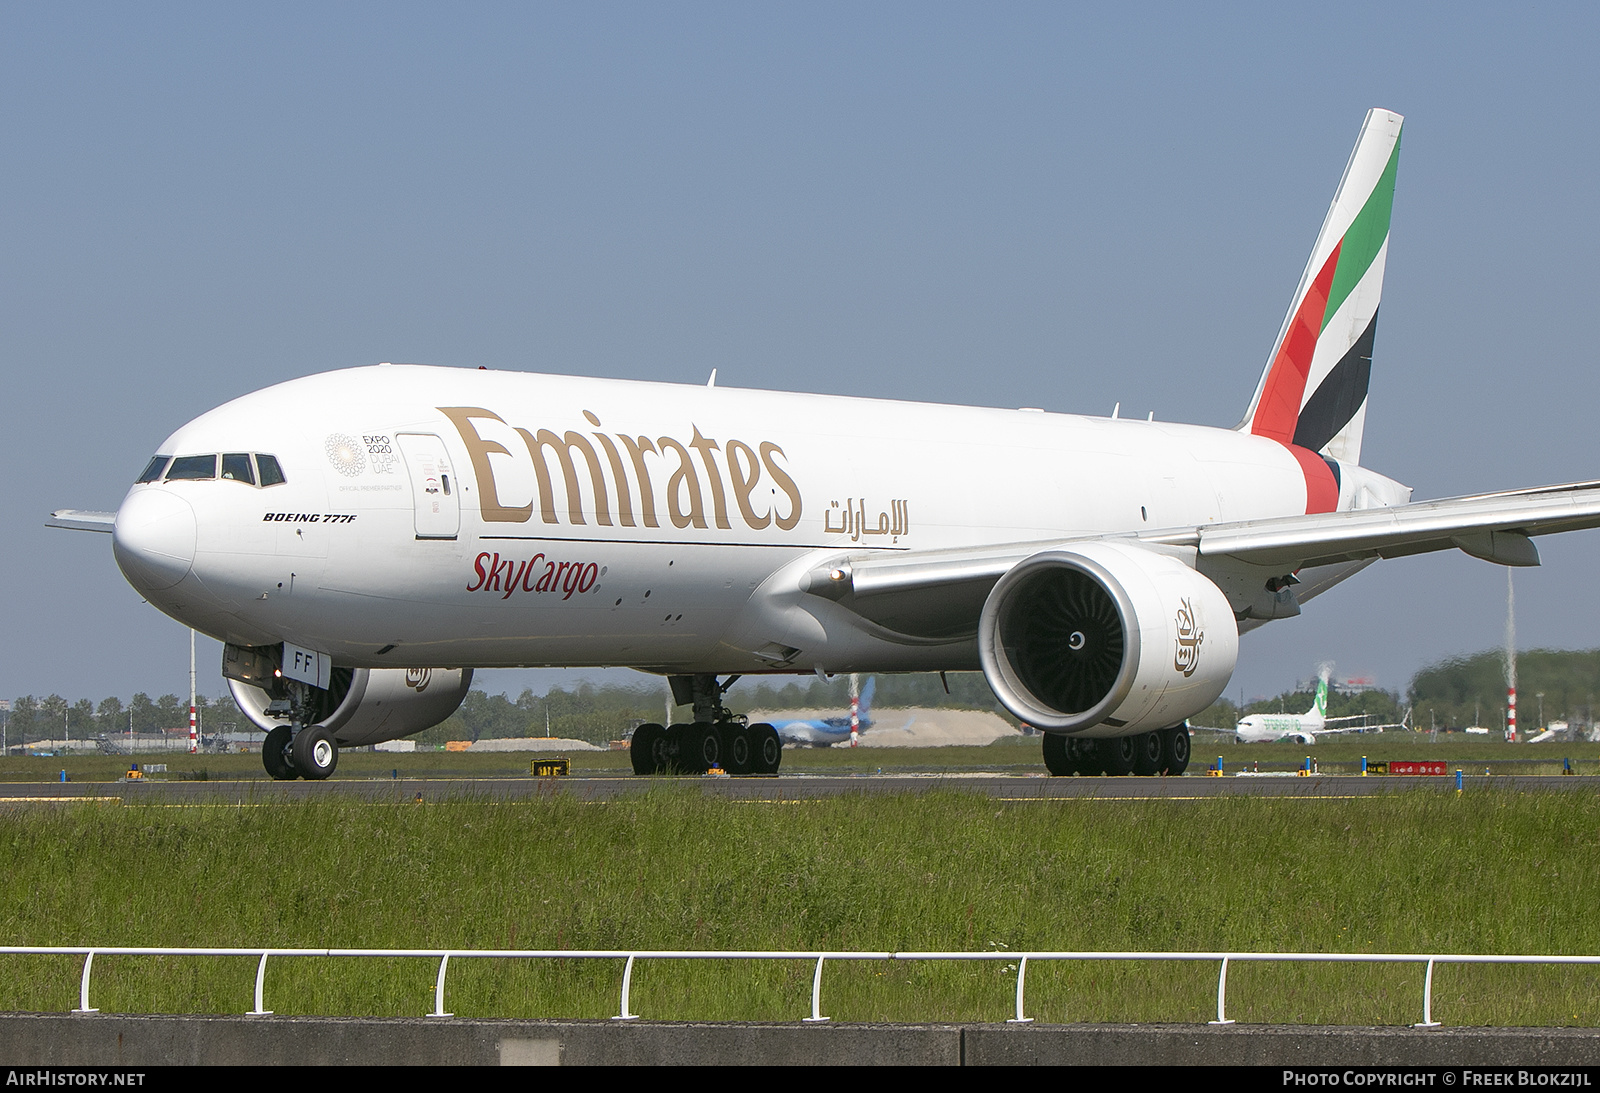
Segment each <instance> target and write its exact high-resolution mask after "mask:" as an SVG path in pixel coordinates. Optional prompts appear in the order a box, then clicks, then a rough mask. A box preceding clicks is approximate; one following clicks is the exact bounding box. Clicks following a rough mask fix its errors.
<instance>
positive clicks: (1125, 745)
mask: <svg viewBox="0 0 1600 1093" xmlns="http://www.w3.org/2000/svg"><path fill="white" fill-rule="evenodd" d="M1097 750H1098V751H1099V752H1100V762H1101V764H1102V765H1103V766H1104V767H1105V772H1106V773H1107V774H1110V775H1113V776H1115V777H1119V778H1120V777H1122V776H1123V775H1126V774H1132V773H1133V763H1134V759H1135V758H1136V757H1137V755H1138V752H1137V750H1136V749H1135V748H1134V744H1133V737H1131V736H1108V737H1106V738H1105V739H1104V740H1101V741H1100V746H1099V748H1098V749H1097Z"/></svg>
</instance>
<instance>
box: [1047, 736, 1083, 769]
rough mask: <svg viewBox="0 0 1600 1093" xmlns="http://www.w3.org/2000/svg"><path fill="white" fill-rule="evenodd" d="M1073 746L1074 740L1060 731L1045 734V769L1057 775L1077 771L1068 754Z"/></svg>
mask: <svg viewBox="0 0 1600 1093" xmlns="http://www.w3.org/2000/svg"><path fill="white" fill-rule="evenodd" d="M1071 747H1072V741H1071V740H1069V739H1067V738H1066V737H1065V736H1062V735H1061V734H1060V733H1056V732H1047V733H1045V734H1044V769H1045V770H1047V771H1049V772H1050V773H1051V774H1052V775H1054V776H1056V777H1061V776H1062V775H1066V774H1075V773H1077V772H1076V770H1075V769H1074V765H1073V762H1072V759H1071V757H1070V756H1069V755H1068V754H1067V753H1068V750H1069V749H1070V748H1071Z"/></svg>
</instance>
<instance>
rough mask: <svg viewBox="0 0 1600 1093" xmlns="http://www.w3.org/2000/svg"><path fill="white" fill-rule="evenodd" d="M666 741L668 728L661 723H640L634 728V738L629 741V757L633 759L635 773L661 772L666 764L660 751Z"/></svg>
mask: <svg viewBox="0 0 1600 1093" xmlns="http://www.w3.org/2000/svg"><path fill="white" fill-rule="evenodd" d="M666 742H667V730H666V728H665V727H663V726H661V725H655V724H647V725H640V726H639V727H638V728H637V729H634V730H633V739H632V740H631V741H629V743H628V758H630V759H632V760H633V773H635V774H660V773H661V771H662V769H663V768H664V767H665V765H666V764H665V763H663V762H662V756H661V755H660V754H659V753H660V752H661V751H662V748H663V745H665V744H666Z"/></svg>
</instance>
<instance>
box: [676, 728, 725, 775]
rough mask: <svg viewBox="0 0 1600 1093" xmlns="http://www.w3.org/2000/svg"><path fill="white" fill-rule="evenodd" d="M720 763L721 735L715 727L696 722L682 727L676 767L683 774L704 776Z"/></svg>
mask: <svg viewBox="0 0 1600 1093" xmlns="http://www.w3.org/2000/svg"><path fill="white" fill-rule="evenodd" d="M721 762H722V734H721V733H719V732H718V731H717V727H716V726H715V725H712V724H709V723H708V722H705V721H696V722H695V723H694V724H692V725H685V726H683V746H682V750H681V751H679V753H678V766H679V768H680V769H681V770H682V771H683V772H684V773H685V774H704V773H705V772H706V771H708V770H710V769H711V768H712V767H715V766H718V765H719V764H720V763H721Z"/></svg>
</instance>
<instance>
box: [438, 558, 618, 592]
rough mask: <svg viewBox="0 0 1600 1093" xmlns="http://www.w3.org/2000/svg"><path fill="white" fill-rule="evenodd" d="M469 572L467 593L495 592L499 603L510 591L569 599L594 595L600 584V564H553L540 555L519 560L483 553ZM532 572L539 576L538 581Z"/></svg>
mask: <svg viewBox="0 0 1600 1093" xmlns="http://www.w3.org/2000/svg"><path fill="white" fill-rule="evenodd" d="M541 566H543V571H542V572H540V567H541ZM472 573H473V580H472V582H471V583H470V584H468V585H467V586H466V588H467V591H468V592H495V593H498V594H499V596H500V598H501V599H502V600H509V599H510V598H511V594H512V593H513V592H524V593H533V594H534V595H542V594H544V593H549V592H553V593H556V594H558V595H560V596H561V598H562V599H563V600H570V599H571V598H572V597H573V596H575V595H582V594H584V593H585V592H593V591H594V590H595V589H596V588H598V587H599V584H600V563H599V562H552V561H549V560H547V559H546V558H545V556H544V554H542V553H540V554H535V555H534V556H533V557H531V558H528V559H526V560H523V561H518V560H517V559H515V558H501V557H500V555H499V553H498V552H497V553H493V554H491V553H490V552H489V551H487V550H486V551H484V552H482V553H481V554H479V555H478V556H477V557H476V558H474V559H473V560H472ZM535 573H539V579H538V580H537V581H535V580H534V574H535Z"/></svg>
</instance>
